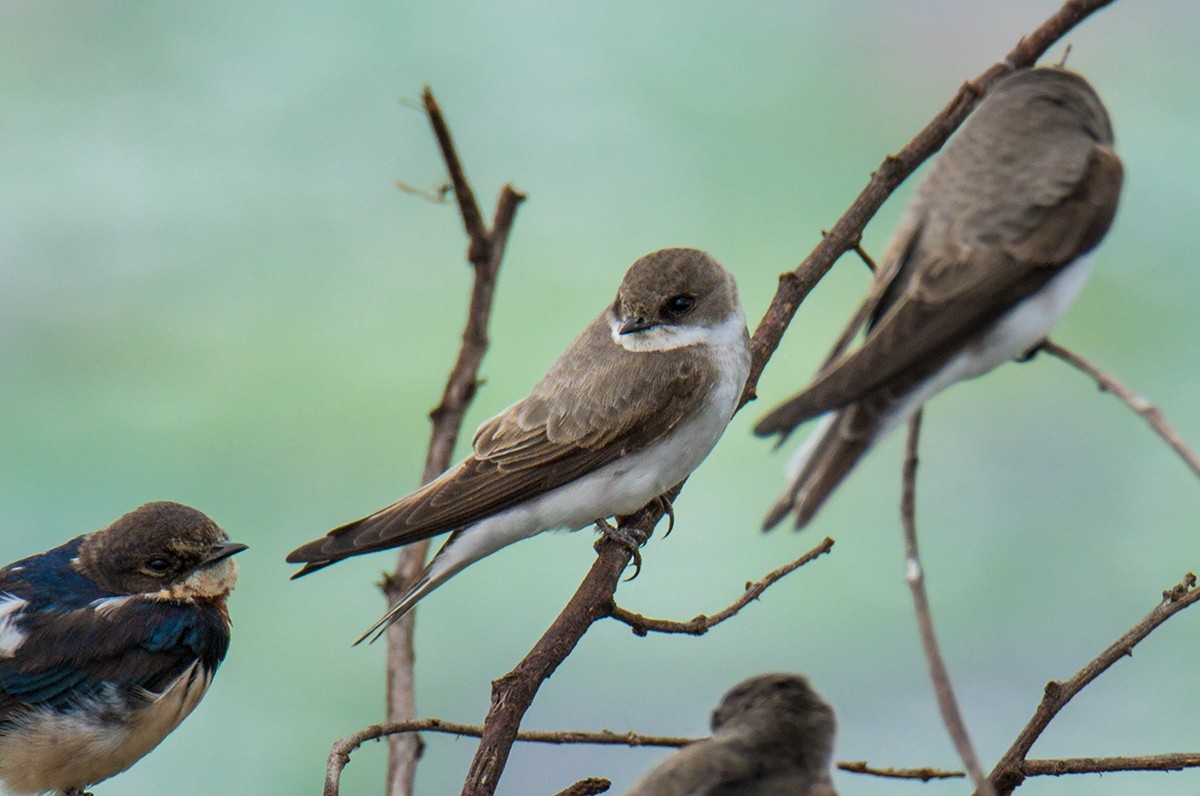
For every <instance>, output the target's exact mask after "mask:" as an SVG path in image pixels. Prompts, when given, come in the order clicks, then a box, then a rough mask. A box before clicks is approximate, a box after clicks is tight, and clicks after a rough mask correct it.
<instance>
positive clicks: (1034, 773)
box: [1021, 752, 1200, 777]
mask: <svg viewBox="0 0 1200 796" xmlns="http://www.w3.org/2000/svg"><path fill="white" fill-rule="evenodd" d="M1197 767H1200V754H1197V753H1195V752H1184V753H1179V754H1168V755H1144V756H1139V757H1072V758H1068V759H1065V760H1026V761H1025V762H1024V763H1022V764H1021V771H1022V772H1024V774H1025V776H1027V777H1059V776H1062V775H1063V774H1103V773H1107V772H1110V771H1183V770H1184V769H1185V768H1197Z"/></svg>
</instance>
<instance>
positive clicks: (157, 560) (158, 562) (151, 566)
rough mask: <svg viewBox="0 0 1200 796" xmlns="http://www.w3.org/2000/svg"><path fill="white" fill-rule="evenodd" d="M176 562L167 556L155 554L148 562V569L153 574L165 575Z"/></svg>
mask: <svg viewBox="0 0 1200 796" xmlns="http://www.w3.org/2000/svg"><path fill="white" fill-rule="evenodd" d="M172 566H174V562H173V561H171V559H169V558H167V557H166V556H155V557H154V558H152V559H150V560H149V561H147V562H146V571H147V572H148V573H150V574H152V575H165V574H167V573H168V572H170V571H171V567H172Z"/></svg>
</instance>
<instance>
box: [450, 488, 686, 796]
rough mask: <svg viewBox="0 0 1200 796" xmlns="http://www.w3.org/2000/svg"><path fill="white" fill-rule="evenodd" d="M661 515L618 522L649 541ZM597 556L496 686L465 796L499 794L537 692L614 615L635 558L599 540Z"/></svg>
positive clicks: (654, 511)
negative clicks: (623, 579)
mask: <svg viewBox="0 0 1200 796" xmlns="http://www.w3.org/2000/svg"><path fill="white" fill-rule="evenodd" d="M678 489H679V488H678V487H676V488H675V489H674V490H672V493H668V495H669V499H672V498H673V497H674V495H675V494H678ZM662 515H663V506H662V505H661V501H654V502H653V503H651V504H650V505H649V506H647V507H646V508H643V509H642V510H641V511H639V512H637V513H636V514H634V515H632V516H630V517H620V518H618V519H619V520H620V524H621V527H622V528H623V529H625V530H626V531H628V532H629V533H631V534H634V535H636V536H637V538H639V539H643V540H644V539H649V538H650V532H651V531H652V530H653V529H654V526H655V524H656V523H657V522H658V521H659V520H660V519H662ZM597 551H598V555H597V556H596V560H595V561H594V562H593V563H592V568H591V569H590V570H589V571H588V574H587V575H586V576H585V577H584V579H583V583H581V584H580V586H579V589H578V590H576V592H575V594H574V596H572V597H571V600H570V602H568V603H567V605H566V607H565V608H563V610H562V612H561V613H560V614H559V615H558V617H557V618H556V619H555V620H554V622H553V623H552V624H551V625H550V627H549V629H547V630H546V632H545V633H544V634H543V635H542V637H541V638H540V639H538V642H537V644H535V645H534V647H533V649H532V650H530V651H529V654H528V655H526V656H525V658H524V659H523V660H522V661H521V662H520V663H519V664H517V667H516V668H515V669H513V671H511V672H509V673H508V674H506V675H504V676H503V677H501V678H499V679H497V680H494V681H493V682H492V705H491V708H490V709H489V710H488V715H487V718H486V719H485V720H484V723H483V728H484V730H483V740H482V741H481V742H480V744H479V749H478V750H477V751H476V753H475V759H474V760H473V761H472V762H471V768H470V770H469V772H468V774H467V779H466V782H465V783H464V785H463V791H462V792H463V796H490V794H492V793H495V790H496V785H497V784H498V782H499V779H500V774H501V772H503V770H504V766H505V764H506V763H507V762H508V755H509V751H510V750H511V749H512V744H513V741H515V740H516V737H517V729H518V728H519V727H520V724H521V719H522V717H523V716H524V715H525V711H527V710H528V709H529V705H530V704H531V703H532V702H533V698H534V696H536V695H537V691H538V688H540V687H541V684H542V682H543V681H545V680H546V678H548V677H550V675H551V674H553V673H554V670H555V669H557V668H558V665H559V664H560V663H562V662H563V660H564V659H566V657H567V656H568V655H570V654H571V651H572V650H574V649H575V645H576V644H578V643H579V639H581V638H582V637H583V634H584V633H586V632H587V629H588V628H589V627H591V625H592V623H593V622H595V621H597V620H599V619H602V618H603V617H606V616H608V615H609V612H610V610H611V608H612V604H613V602H612V596H613V594H614V593H615V592H616V589H617V583H618V582H619V581H620V578H621V573H622V572H624V571H625V567H627V566H628V565H629V561H630V559H631V558H632V557H633V554H632V552H631V551H630V549H629V548H628V547H625V546H624V545H622V544H620V543H619V542H616V541H613V540H612V539H610V538H608V537H601V538H600V541H599V542H598V543H597Z"/></svg>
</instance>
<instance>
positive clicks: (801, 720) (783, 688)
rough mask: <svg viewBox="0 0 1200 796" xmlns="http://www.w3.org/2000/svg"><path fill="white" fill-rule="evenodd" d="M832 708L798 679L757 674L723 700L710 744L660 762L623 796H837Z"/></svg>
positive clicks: (700, 743) (715, 715) (693, 746)
mask: <svg viewBox="0 0 1200 796" xmlns="http://www.w3.org/2000/svg"><path fill="white" fill-rule="evenodd" d="M836 726H837V722H836V721H835V720H834V717H833V708H831V707H829V705H828V704H827V703H826V702H825V701H824V700H823V699H821V697H820V696H818V695H817V692H815V691H813V690H812V687H811V686H809V684H808V680H806V679H805V678H804V677H802V676H801V675H798V674H763V675H759V676H758V677H751V678H750V679H749V680H745V681H743V682H741V683H739V684H738V685H736V686H734V688H733V689H732V690H731V691H730V692H729V693H727V694H726V695H725V696H724V697H722V698H721V704H720V705H718V706H717V709H716V710H714V711H713V714H712V731H713V734H712V737H711V738H706V739H704V740H703V741H697V742H696V743H693V744H690V745H688V746H685V747H683V748H682V749H680V750H679V751H678V752H676V753H675V754H673V755H671V756H670V757H668V758H667V759H666V760H664V761H663V762H661V763H659V764H658V765H657V766H656V767H655V768H654V769H652V770H651V771H650V773H649V774H647V775H646V776H645V777H644V778H643V779H642V780H641V781H640V782H638V784H636V785H634V786H633V789H632V790H630V791H629V792H628V793H627V794H626V796H837V794H836V793H835V792H834V790H833V781H832V779H831V778H830V775H829V766H830V763H831V761H832V758H833V735H834V731H835V729H836Z"/></svg>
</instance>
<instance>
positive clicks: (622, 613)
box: [610, 536, 833, 636]
mask: <svg viewBox="0 0 1200 796" xmlns="http://www.w3.org/2000/svg"><path fill="white" fill-rule="evenodd" d="M832 549H833V539H830V538H829V537H828V536H827V537H825V541H823V542H821V544H819V545H817V546H816V547H814V548H813V549H812V550H809V551H808V552H807V553H805V554H804V555H802V556H800V557H799V558H797V559H796V560H795V561H793V562H791V563H790V564H785V565H784V566H782V567H780V568H779V569H776V570H774V571H772V572H769V573H768V574H767V575H766V576H765V577H763V579H762V580H759V581H754V582H747V583H746V589H745V591H744V592H743V593H742V596H741V597H739V598H738V599H737V600H735V601H734V602H733V603H732V604H731V605H730V606H729V607H728V608H725V609H724V610H721V611H718V612H717V613H715V614H713V615H712V616H705V615H704V614H700V615H699V616H697V617H695V618H694V619H691V620H689V621H687V622H675V621H672V620H670V619H652V618H650V617H647V616H642V615H641V614H635V613H633V612H632V611H627V610H625V609H624V608H622V607H621V606H619V605H616V604H614V605H613V607H612V612H611V614H610V615H611V616H612V618H613V619H616V620H617V621H618V622H624V623H625V624H627V625H629V626H630V627H631V628H632V629H633V632H634V635H638V636H644V635H646V634H647V633H651V632H654V633H686V634H688V635H692V636H703V635H704V634H705V633H707V632H708V631H709V630H710V629H712V628H713V627H716V626H717V625H719V624H721V623H722V622H724V621H725V620H726V619H730V618H732V617H734V616H736V615H737V613H738V612H739V611H741V610H742V609H743V608H745V607H746V606H747V605H749V604H750V603H751V602H753V601H755V600H757V599H758V598H759V596H761V595H762V593H763V592H764V591H766V590H767V589H768V588H769V587H770V586H771V585H772V584H773V583H775V582H776V581H778V580H781V579H782V578H784V577H786V576H787V575H790V574H791V573H792V572H795V571H796V570H797V569H799V568H800V567H802V566H804V565H805V564H807V563H808V562H809V561H812V560H814V559H816V558H820V557H821V556H823V555H825V554H826V553H828V552H829V551H830V550H832Z"/></svg>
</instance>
